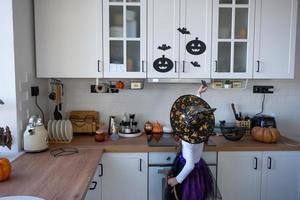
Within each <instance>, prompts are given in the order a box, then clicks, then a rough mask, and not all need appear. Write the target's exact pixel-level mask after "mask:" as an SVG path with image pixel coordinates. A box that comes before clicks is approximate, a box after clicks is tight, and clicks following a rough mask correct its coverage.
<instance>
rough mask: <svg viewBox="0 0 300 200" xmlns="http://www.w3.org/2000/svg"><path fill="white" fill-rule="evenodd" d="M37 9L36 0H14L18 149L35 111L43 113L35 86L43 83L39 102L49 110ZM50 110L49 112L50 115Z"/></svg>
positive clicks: (43, 107) (40, 86)
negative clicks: (39, 74)
mask: <svg viewBox="0 0 300 200" xmlns="http://www.w3.org/2000/svg"><path fill="white" fill-rule="evenodd" d="M33 16H34V10H33V0H13V20H14V51H15V71H16V96H17V122H18V124H17V129H18V137H19V138H20V139H19V140H18V149H22V147H23V146H22V145H23V141H22V138H23V137H22V135H23V132H24V130H25V128H26V125H27V123H28V119H29V117H30V116H32V115H37V114H38V115H41V113H40V111H39V110H38V109H37V107H36V106H35V99H34V97H31V89H30V87H31V86H39V89H40V95H39V96H38V103H39V105H40V106H41V107H42V109H43V110H44V112H46V111H48V108H47V105H48V101H47V95H48V91H47V90H48V81H47V79H37V78H35V77H36V72H35V46H34V45H35V42H34V17H33ZM47 115H48V114H47V112H46V113H45V116H47Z"/></svg>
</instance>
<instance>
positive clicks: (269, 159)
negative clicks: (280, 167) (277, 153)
mask: <svg viewBox="0 0 300 200" xmlns="http://www.w3.org/2000/svg"><path fill="white" fill-rule="evenodd" d="M267 168H268V169H272V158H271V157H270V156H268V164H267Z"/></svg>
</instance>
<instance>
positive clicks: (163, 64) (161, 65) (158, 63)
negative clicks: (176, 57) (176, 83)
mask: <svg viewBox="0 0 300 200" xmlns="http://www.w3.org/2000/svg"><path fill="white" fill-rule="evenodd" d="M173 66H174V64H173V61H172V60H170V59H169V58H166V57H165V55H163V56H162V57H161V58H158V59H156V60H155V61H154V62H153V67H154V69H155V70H156V71H158V72H162V73H166V72H169V71H171V70H172V68H173Z"/></svg>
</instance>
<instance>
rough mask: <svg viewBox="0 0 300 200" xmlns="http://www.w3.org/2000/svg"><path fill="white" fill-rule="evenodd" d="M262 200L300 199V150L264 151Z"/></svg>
mask: <svg viewBox="0 0 300 200" xmlns="http://www.w3.org/2000/svg"><path fill="white" fill-rule="evenodd" d="M262 166H263V167H262V193H261V194H262V197H261V199H262V200H282V199H286V200H300V152H264V153H263V165H262Z"/></svg>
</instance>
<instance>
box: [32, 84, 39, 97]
mask: <svg viewBox="0 0 300 200" xmlns="http://www.w3.org/2000/svg"><path fill="white" fill-rule="evenodd" d="M39 92H40V91H39V87H38V86H31V96H32V97H35V96H39Z"/></svg>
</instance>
